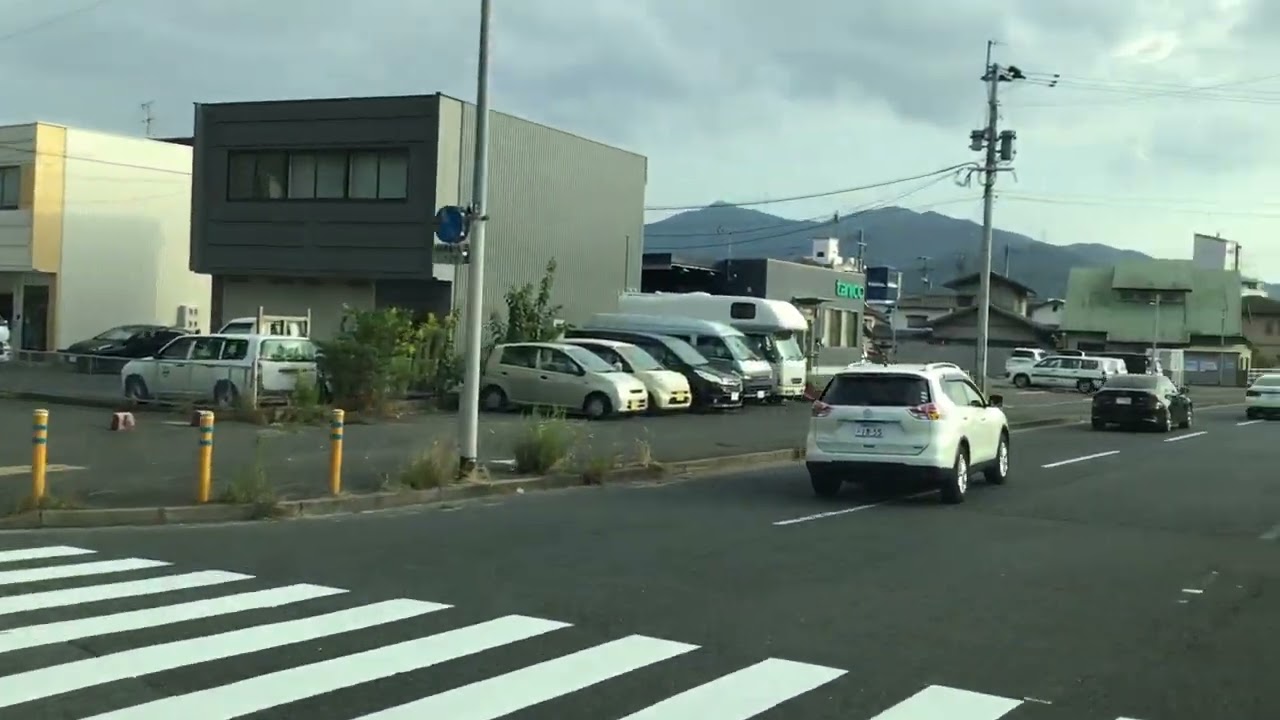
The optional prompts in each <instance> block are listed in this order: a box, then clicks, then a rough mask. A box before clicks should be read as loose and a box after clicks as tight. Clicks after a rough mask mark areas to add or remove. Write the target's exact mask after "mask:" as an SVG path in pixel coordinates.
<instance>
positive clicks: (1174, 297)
mask: <svg viewBox="0 0 1280 720" xmlns="http://www.w3.org/2000/svg"><path fill="white" fill-rule="evenodd" d="M1116 294H1117V296H1118V297H1119V298H1120V300H1121V301H1122V302H1131V303H1153V302H1155V301H1156V300H1159V301H1160V303H1161V304H1162V305H1174V304H1178V305H1181V304H1182V303H1183V302H1185V301H1186V298H1187V294H1186V293H1184V292H1160V291H1157V290H1118V291H1116Z"/></svg>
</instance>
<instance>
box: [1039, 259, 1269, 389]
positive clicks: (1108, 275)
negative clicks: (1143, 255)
mask: <svg viewBox="0 0 1280 720" xmlns="http://www.w3.org/2000/svg"><path fill="white" fill-rule="evenodd" d="M1240 287H1241V284H1240V274H1239V273H1238V272H1235V271H1232V270H1209V269H1203V268H1198V267H1196V266H1195V265H1194V264H1193V263H1192V262H1191V261H1190V260H1149V261H1134V262H1125V263H1120V264H1117V265H1115V266H1113V267H1101V268H1099V267H1078V268H1073V269H1072V270H1071V275H1070V277H1069V279H1068V281H1067V298H1066V305H1065V306H1064V307H1063V311H1062V324H1061V326H1060V331H1061V337H1062V340H1063V342H1064V344H1065V346H1066V347H1068V348H1075V349H1079V350H1083V351H1086V352H1088V351H1094V352H1104V351H1106V352H1146V351H1147V350H1149V349H1150V348H1151V347H1152V346H1153V345H1156V346H1157V347H1159V348H1163V349H1173V348H1180V349H1182V350H1183V351H1184V353H1183V355H1184V359H1185V365H1184V371H1185V378H1186V380H1187V382H1189V383H1195V384H1217V383H1218V382H1222V383H1226V384H1235V382H1236V377H1237V374H1238V373H1239V372H1242V371H1243V370H1244V369H1245V368H1247V367H1248V363H1249V355H1250V349H1249V346H1248V344H1247V342H1246V341H1245V338H1244V334H1243V329H1242V326H1241V292H1240Z"/></svg>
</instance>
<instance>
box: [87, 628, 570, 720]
mask: <svg viewBox="0 0 1280 720" xmlns="http://www.w3.org/2000/svg"><path fill="white" fill-rule="evenodd" d="M564 627H569V624H568V623H562V622H556V621H554V620H541V619H538V618H532V617H524V616H521V615H508V616H507V617H502V618H498V619H496V620H490V621H488V622H483V623H480V624H478V625H470V626H467V627H463V628H458V629H456V630H450V631H448V632H444V633H440V634H439V635H431V636H428V637H424V638H418V639H416V640H408V641H406V642H402V643H397V644H395V645H387V646H385V647H380V648H374V649H373V650H366V651H364V652H358V653H355V654H353V655H346V656H343V657H338V658H333V659H331V660H324V661H321V662H317V663H311V664H309V665H301V666H299V667H293V668H289V669H287V670H280V671H278V672H273V673H269V674H267V675H259V676H257V677H252V678H249V679H248V680H241V681H240V682H234V683H231V684H229V685H222V686H220V687H215V688H210V689H208V690H200V691H197V692H193V693H188V694H186V695H177V696H173V697H167V698H162V699H160V700H155V701H152V702H149V703H143V704H142V705H135V706H133V707H130V708H124V709H122V710H116V711H114V712H107V713H102V714H101V715H94V716H93V717H92V718H87V719H86V720H172V719H173V718H182V720H226V719H227V718H238V717H244V716H246V715H251V714H253V713H256V712H260V711H262V710H267V709H270V708H275V707H279V706H281V705H286V704H288V703H292V702H297V701H299V700H305V699H307V698H309V697H315V696H317V695H322V694H324V693H329V692H334V691H337V690H342V689H344V688H349V687H355V686H356V685H360V684H362V683H367V682H372V681H374V680H380V679H382V678H388V677H393V676H395V675H400V674H403V673H407V672H412V671H414V670H420V669H422V668H427V667H431V666H433V665H439V664H440V663H444V662H448V661H450V660H455V659H457V658H461V657H466V656H468V655H474V654H475V653H478V652H482V651H484V650H489V649H491V648H496V647H501V646H503V645H507V644H509V643H514V642H518V641H520V640H525V639H528V638H531V637H534V636H537V635H542V634H543V633H548V632H551V631H552V630H559V629H560V628H564Z"/></svg>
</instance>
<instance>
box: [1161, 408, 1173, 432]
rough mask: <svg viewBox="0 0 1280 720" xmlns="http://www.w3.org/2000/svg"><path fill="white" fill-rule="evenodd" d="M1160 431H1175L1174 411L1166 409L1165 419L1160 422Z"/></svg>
mask: <svg viewBox="0 0 1280 720" xmlns="http://www.w3.org/2000/svg"><path fill="white" fill-rule="evenodd" d="M1160 432H1163V433H1167V432H1173V413H1171V412H1169V410H1168V409H1165V411H1164V420H1163V421H1162V422H1161V423H1160Z"/></svg>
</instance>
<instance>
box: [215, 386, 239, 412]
mask: <svg viewBox="0 0 1280 720" xmlns="http://www.w3.org/2000/svg"><path fill="white" fill-rule="evenodd" d="M238 396H239V393H237V392H236V386H235V385H232V384H231V383H229V382H227V381H225V380H224V381H222V382H220V383H218V384H217V385H215V386H214V388H213V404H214V405H217V406H218V407H219V408H221V409H223V410H229V409H231V408H233V407H235V406H236V401H237V398H238Z"/></svg>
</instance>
